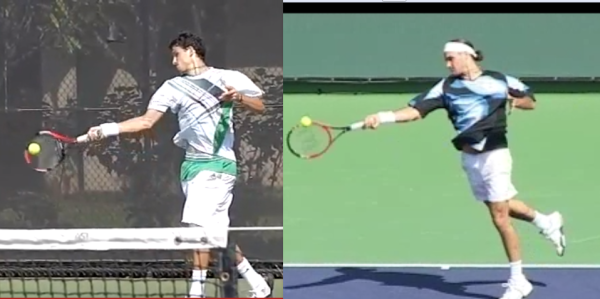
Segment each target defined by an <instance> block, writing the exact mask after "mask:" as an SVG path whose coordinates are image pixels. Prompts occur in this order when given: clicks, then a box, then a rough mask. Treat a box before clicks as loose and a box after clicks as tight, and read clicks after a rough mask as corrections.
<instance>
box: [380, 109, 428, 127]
mask: <svg viewBox="0 0 600 299" xmlns="http://www.w3.org/2000/svg"><path fill="white" fill-rule="evenodd" d="M377 116H378V117H379V122H380V123H403V122H409V121H415V120H418V119H421V113H420V112H419V110H417V109H415V108H413V107H406V108H402V109H400V110H396V111H384V112H379V113H378V114H377Z"/></svg>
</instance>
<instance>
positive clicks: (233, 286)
mask: <svg viewBox="0 0 600 299" xmlns="http://www.w3.org/2000/svg"><path fill="white" fill-rule="evenodd" d="M231 230H233V229H230V231H231ZM195 249H205V250H210V251H212V252H213V255H212V258H211V262H210V267H209V269H208V270H209V273H210V274H209V278H208V279H207V280H206V281H205V282H204V283H205V285H204V289H205V291H204V294H205V295H206V296H207V297H209V298H210V297H217V298H238V290H237V280H238V273H237V269H236V267H235V262H234V261H235V245H233V242H228V233H227V232H225V233H223V232H222V231H214V230H213V231H208V230H205V229H203V228H198V227H181V228H133V229H123V228H120V229H41V230H16V229H8V230H0V297H1V298H7V297H12V298H15V297H36V298H39V297H62V298H64V297H79V298H81V297H113V298H114V297H116V298H123V297H126V298H132V297H133V298H135V297H144V298H148V297H170V298H174V297H187V296H188V292H189V290H190V286H191V283H192V282H191V273H192V269H193V263H192V260H191V251H192V250H195ZM116 251H118V252H116ZM115 253H117V254H115ZM114 256H122V257H127V258H126V259H125V260H122V259H118V260H117V259H114ZM7 257H11V259H7ZM15 257H17V258H16V259H15ZM111 257H112V258H111Z"/></svg>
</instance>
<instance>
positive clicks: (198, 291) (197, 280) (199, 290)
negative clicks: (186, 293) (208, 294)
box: [190, 270, 208, 298]
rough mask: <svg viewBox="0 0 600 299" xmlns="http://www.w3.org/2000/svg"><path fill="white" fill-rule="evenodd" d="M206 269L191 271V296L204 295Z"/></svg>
mask: <svg viewBox="0 0 600 299" xmlns="http://www.w3.org/2000/svg"><path fill="white" fill-rule="evenodd" d="M207 272H208V271H206V270H194V271H192V285H191V287H190V297H191V298H203V297H204V283H205V282H206V273H207Z"/></svg>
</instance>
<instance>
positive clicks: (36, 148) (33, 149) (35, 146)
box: [27, 142, 42, 155]
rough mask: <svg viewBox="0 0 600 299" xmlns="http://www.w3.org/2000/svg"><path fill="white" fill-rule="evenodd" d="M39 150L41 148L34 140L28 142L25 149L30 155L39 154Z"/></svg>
mask: <svg viewBox="0 0 600 299" xmlns="http://www.w3.org/2000/svg"><path fill="white" fill-rule="evenodd" d="M40 150H42V148H41V147H40V145H39V144H37V143H35V142H32V143H30V144H29V146H28V147H27V151H28V152H29V153H30V154H32V155H37V154H39V153H40Z"/></svg>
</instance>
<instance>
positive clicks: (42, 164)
mask: <svg viewBox="0 0 600 299" xmlns="http://www.w3.org/2000/svg"><path fill="white" fill-rule="evenodd" d="M29 143H30V144H31V143H37V144H38V145H39V146H40V151H39V153H37V154H35V155H33V154H30V153H28V152H27V150H26V151H25V156H26V160H27V162H28V164H29V165H30V166H31V167H33V168H35V169H40V170H43V169H51V168H54V167H55V166H56V165H58V164H60V162H61V161H62V159H63V157H64V147H63V144H62V143H61V142H59V141H58V140H56V139H55V138H54V137H52V136H47V135H40V136H36V137H35V138H33V139H32V140H31V141H30V142H29Z"/></svg>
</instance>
